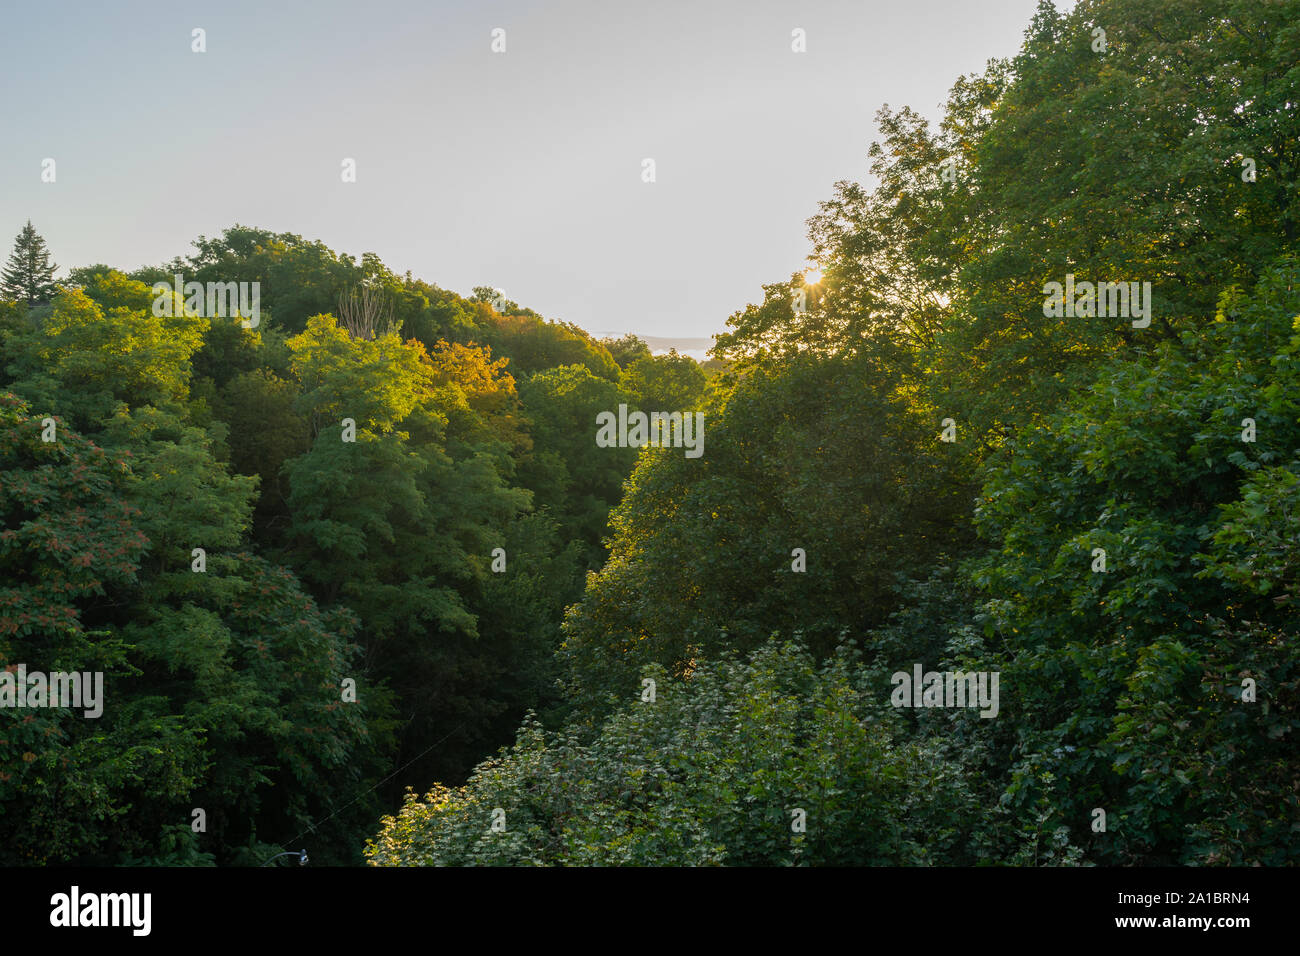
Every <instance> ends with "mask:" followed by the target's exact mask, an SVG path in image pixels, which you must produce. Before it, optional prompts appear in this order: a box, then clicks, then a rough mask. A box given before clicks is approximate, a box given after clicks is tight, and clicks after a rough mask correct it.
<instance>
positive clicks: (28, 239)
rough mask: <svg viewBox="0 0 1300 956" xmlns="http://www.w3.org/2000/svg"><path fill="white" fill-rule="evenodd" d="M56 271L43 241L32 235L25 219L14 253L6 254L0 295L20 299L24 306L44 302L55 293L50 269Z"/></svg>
mask: <svg viewBox="0 0 1300 956" xmlns="http://www.w3.org/2000/svg"><path fill="white" fill-rule="evenodd" d="M57 268H58V266H57V265H56V264H55V263H53V262H51V261H50V250H49V249H48V248H47V247H46V245H45V240H44V239H43V238H42V237H41V236H39V235H37V234H36V230H35V229H33V228H32V221H31V220H30V219H29V220H27V225H25V226H24V227H23V231H22V232H20V233H18V238H17V239H16V240H15V241H14V251H13V252H12V253H10V255H9V262H8V263H7V264H6V265H5V268H4V272H3V273H0V292H3V293H4V295H5V297H6V298H10V299H21V300H24V301H25V302H26V303H27V304H28V305H36V304H37V303H40V302H48V301H49V300H50V299H51V298H53V296H54V293H55V291H56V290H57V287H56V286H55V284H54V270H55V269H57Z"/></svg>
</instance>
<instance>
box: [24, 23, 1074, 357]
mask: <svg viewBox="0 0 1300 956" xmlns="http://www.w3.org/2000/svg"><path fill="white" fill-rule="evenodd" d="M1035 5H1036V4H1035V0H908V2H906V3H899V2H897V0H888V2H886V0H846V2H839V0H804V2H769V0H688V2H678V0H657V2H653V3H629V2H599V0H584V2H563V0H557V2H548V3H527V2H521V0H513V2H511V0H487V2H478V3H471V2H457V3H451V2H441V0H426V2H385V0H374V2H369V3H353V2H343V0H314V2H298V3H277V2H271V0H262V2H244V0H237V2H229V0H223V2H220V3H215V2H211V3H202V2H184V0H182V2H175V0H172V2H161V0H159V2H121V3H113V4H103V3H84V4H76V3H62V2H58V0H47V2H42V3H27V4H15V5H12V6H11V7H10V9H8V10H6V12H5V18H4V19H5V22H4V30H3V32H0V78H2V79H3V83H2V84H0V89H3V91H4V93H3V102H2V103H0V123H2V124H3V129H4V133H5V135H4V138H3V144H2V145H0V245H3V246H4V247H5V249H6V250H7V247H8V245H9V243H10V242H11V240H12V238H13V236H15V235H17V233H18V231H19V229H20V228H21V227H22V225H23V223H24V221H26V220H27V219H28V218H30V219H31V220H32V222H33V224H34V225H35V226H36V228H37V230H38V231H39V232H40V233H41V234H42V235H44V236H45V237H46V239H47V240H48V241H49V243H50V246H51V248H52V250H53V251H54V254H55V258H56V261H57V262H58V263H59V265H60V266H62V267H63V268H62V269H61V270H60V274H61V275H63V274H66V270H67V268H68V267H70V266H77V265H87V264H90V263H94V262H107V263H109V264H110V265H114V266H117V267H119V268H126V269H132V268H136V267H138V266H140V265H144V264H157V263H161V262H164V261H166V260H168V259H170V258H171V257H172V256H175V255H178V254H184V253H187V252H188V251H189V250H190V243H191V242H192V241H193V240H194V239H195V238H196V237H197V236H199V235H201V234H202V235H208V236H214V235H217V234H219V233H220V232H221V230H222V229H223V228H225V227H227V226H230V225H233V224H235V223H242V224H245V225H252V226H261V227H265V228H268V229H272V230H275V231H277V232H294V233H298V234H300V235H302V236H304V237H306V238H309V239H320V240H322V241H324V242H325V243H326V244H327V245H329V246H330V247H332V248H334V249H336V250H338V251H341V252H347V253H350V254H353V255H356V256H358V257H359V256H360V254H361V253H362V252H365V251H373V252H375V253H377V254H378V255H379V256H380V258H382V259H383V260H384V262H385V263H386V264H387V265H388V266H389V267H390V268H392V269H393V270H394V271H396V272H399V273H401V272H405V271H406V270H408V269H409V270H411V271H412V272H413V273H414V274H415V275H417V276H419V277H421V278H424V279H426V280H428V281H431V282H435V283H437V284H438V285H440V286H443V287H445V288H449V289H454V290H456V291H457V292H461V293H463V294H469V292H470V290H471V288H472V287H473V286H476V285H493V286H497V287H499V288H501V289H503V290H504V291H505V292H506V294H507V295H508V296H509V297H510V298H512V299H514V300H516V301H518V302H521V303H524V304H525V305H528V306H530V307H532V308H534V309H536V310H538V311H539V312H541V313H542V314H544V315H546V316H547V317H548V318H556V319H567V320H570V321H573V322H576V323H577V324H579V325H581V326H582V327H584V328H587V329H590V330H592V331H615V332H622V331H637V332H642V333H645V334H649V335H661V336H692V335H695V336H707V335H711V334H712V333H714V332H716V331H719V330H721V329H722V328H723V327H724V325H725V322H726V319H727V316H728V315H729V314H730V313H732V312H733V311H735V310H737V309H740V308H743V307H744V305H745V304H746V303H747V302H750V301H755V300H758V299H760V298H761V296H762V291H761V288H760V285H761V283H763V282H772V281H778V280H780V279H783V278H785V277H787V276H788V275H789V273H790V272H792V271H794V270H796V269H801V268H802V267H803V266H804V264H805V257H806V256H807V253H808V251H809V244H808V241H807V239H806V237H805V225H804V221H805V220H806V219H807V218H808V217H809V216H811V215H813V214H814V213H815V212H816V211H817V202H818V200H820V199H824V198H827V197H829V195H830V194H831V188H832V184H833V183H834V182H835V181H836V180H838V179H857V180H862V179H864V178H865V177H866V175H867V155H866V153H867V146H868V144H869V143H870V141H871V139H872V138H873V136H874V135H875V126H874V122H873V115H874V113H875V111H876V109H877V108H878V107H879V106H880V105H881V104H882V103H889V104H890V105H891V106H894V107H900V106H903V105H910V106H912V107H913V108H914V109H917V110H918V111H920V112H922V113H923V114H925V115H927V116H929V117H931V118H932V119H935V118H937V117H938V115H939V112H940V111H939V105H940V104H941V103H942V102H943V101H944V99H945V98H946V96H947V91H948V88H949V87H950V85H951V84H952V82H953V80H955V79H956V78H957V76H959V75H960V74H963V73H970V72H974V71H978V70H981V69H982V68H983V65H984V63H985V61H986V60H987V59H989V58H990V57H994V56H1009V55H1012V54H1014V53H1015V52H1016V50H1017V49H1018V47H1019V45H1020V40H1021V36H1022V33H1023V31H1024V29H1025V27H1026V26H1027V25H1028V23H1029V20H1030V17H1031V16H1032V14H1033V11H1034V8H1035ZM1070 5H1071V4H1069V3H1067V2H1065V0H1058V3H1057V6H1058V8H1061V9H1064V8H1065V7H1067V6H1070ZM194 27H202V28H204V29H205V30H206V31H207V52H206V53H204V54H195V53H192V52H191V51H190V31H191V30H192V29H193V28H194ZM495 27H501V28H503V29H505V31H506V45H507V49H506V52H505V53H504V54H494V53H492V52H491V49H490V44H491V31H492V29H493V28H495ZM796 27H801V28H803V29H804V30H806V31H807V47H808V50H807V52H806V53H803V54H796V53H793V52H791V49H790V34H791V30H793V29H794V28H796ZM45 157H53V158H54V159H55V160H56V162H57V164H58V165H57V173H58V180H57V182H56V183H53V184H44V183H42V182H41V181H40V172H41V161H42V159H43V158H45ZM344 157H354V158H355V159H356V161H357V182H356V183H354V184H344V183H342V182H340V176H339V173H340V162H341V161H342V159H343V158H344ZM645 157H652V158H653V159H654V160H655V162H656V165H657V182H655V183H653V184H647V183H643V182H642V181H641V161H642V159H643V158H645Z"/></svg>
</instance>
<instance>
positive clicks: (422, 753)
mask: <svg viewBox="0 0 1300 956" xmlns="http://www.w3.org/2000/svg"><path fill="white" fill-rule="evenodd" d="M464 726H465V725H464V724H461V725H459V726H458V727H456V728H454V729H453V730H452V731H450V732H449V733H448V734H447V735H446V737H443V738H442V739H440V740H435V741H434V742H433V743H431V744H430V745H429V746H428V747H426V748H424V750H422V751H420V752H419V753H418V754H416V755H415V756H414V757H412V758H411V759H410V760H408V761H407V762H406V763H404V764H402V765H401V766H400V767H398V768H397V769H396V770H394V771H393V772H392V773H390V774H389V775H388V776H387V777H384V779H382V780H380V781H379V782H378V783H376V784H375V785H374V786H373V787H371V788H370V789H369V790H363V791H362V792H361V793H358V794H357V795H356V796H355V797H353V798H352V799H351V800H349V801H348V802H347V803H345V804H343V806H341V807H339V808H338V809H337V810H335V811H334V812H333V813H331V814H330V815H329V816H328V817H326V818H325V819H324V820H321V821H320V823H319V824H314V825H312V826H309V827H307V829H306V830H303V831H302V833H299V834H298V835H297V836H296V837H294V838H293V839H292V840H289V841H287V842H285V843H282V844H280V845H281V846H288V845H289V844H291V843H297V842H298V840H299V839H301V838H302V837H303V836H304V835H305V834H307V833H315V832H316V826H324V825H325V824H326V823H329V821H330V820H331V819H333V818H334V817H335V816H337V815H338V814H340V813H342V812H343V811H344V810H346V809H347V808H348V807H350V806H352V804H354V803H356V802H357V801H358V800H360V799H361V798H362V797H364V796H365V795H366V794H368V793H370V792H371V790H374V789H375V787H380V786H383V785H384V784H385V783H387V782H388V781H389V780H391V779H393V778H394V777H396V776H397V775H398V774H399V773H401V772H402V771H403V770H405V769H406V768H407V767H409V766H410V765H411V764H413V763H415V762H416V761H417V760H419V759H420V758H421V757H423V756H424V755H425V754H427V753H428V752H429V751H430V750H432V749H433V748H434V747H437V746H438V745H440V744H441V743H443V741H445V740H446V739H447V738H448V737H450V736H451V735H452V734H454V733H456V732H457V731H458V730H461V729H463V728H464ZM289 852H291V853H295V852H297V851H296V850H291V851H289Z"/></svg>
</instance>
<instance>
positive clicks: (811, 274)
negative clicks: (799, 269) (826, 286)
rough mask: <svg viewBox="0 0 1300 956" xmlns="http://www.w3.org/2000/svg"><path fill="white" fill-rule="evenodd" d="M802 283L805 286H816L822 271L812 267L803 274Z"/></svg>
mask: <svg viewBox="0 0 1300 956" xmlns="http://www.w3.org/2000/svg"><path fill="white" fill-rule="evenodd" d="M803 281H804V284H805V285H816V284H817V283H819V282H821V281H822V270H821V269H818V268H817V267H816V266H813V267H812V268H811V269H809V270H808V271H807V272H805V273H804V274H803Z"/></svg>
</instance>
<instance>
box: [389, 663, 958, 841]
mask: <svg viewBox="0 0 1300 956" xmlns="http://www.w3.org/2000/svg"><path fill="white" fill-rule="evenodd" d="M643 678H644V679H648V680H654V681H655V684H656V686H655V699H654V700H653V701H648V700H643V699H642V690H641V686H640V685H638V686H636V687H634V688H629V689H628V693H627V695H626V698H625V700H626V701H627V702H626V703H625V704H624V705H623V706H621V707H620V708H619V710H618V711H617V712H615V713H613V714H611V715H610V716H609V717H608V718H607V719H606V720H605V721H604V722H603V723H602V724H601V725H600V726H599V728H598V729H597V732H596V733H595V734H594V736H592V737H591V738H590V739H584V738H583V737H581V736H579V735H577V734H575V733H574V732H572V731H568V730H565V731H560V732H557V733H547V732H545V731H544V730H543V729H542V727H541V726H540V725H539V724H537V723H535V722H529V723H526V724H525V725H524V727H523V729H522V730H521V731H520V734H519V739H518V741H517V743H516V744H515V746H514V747H513V748H511V749H510V750H509V751H506V752H503V753H502V754H501V756H499V757H497V758H494V759H492V760H489V761H487V762H485V763H484V764H482V765H481V766H480V767H478V768H477V769H476V770H475V772H474V775H473V777H471V779H470V781H469V782H468V783H467V784H466V785H465V786H464V787H460V788H456V789H449V788H446V787H436V788H434V789H433V790H432V791H431V792H430V793H429V794H428V795H427V796H426V797H425V798H424V799H423V800H419V799H417V798H416V796H415V795H414V794H413V793H411V794H408V796H407V799H406V801H405V804H404V805H403V807H402V809H401V811H400V812H399V813H397V814H396V815H395V816H391V817H386V818H385V820H384V823H383V827H382V829H381V831H380V833H379V834H378V835H377V836H376V837H375V838H374V839H373V840H372V841H371V842H370V843H368V844H367V848H366V854H367V857H368V859H369V861H370V862H371V864H372V865H376V866H385V865H386V866H393V865H397V866H409V865H413V864H418V865H453V866H454V865H501V864H511V865H534V866H536V865H552V864H564V865H601V866H608V865H633V866H649V865H653V866H665V865H668V866H671V865H683V866H707V865H719V864H728V865H748V866H762V865H768V866H797V865H831V866H864V865H918V864H920V865H924V864H927V863H929V862H931V861H933V860H936V859H942V860H945V861H949V862H953V861H958V862H960V861H963V860H967V859H969V857H968V856H967V851H966V848H965V845H964V842H965V841H964V840H963V834H962V831H961V829H960V827H959V826H958V825H957V821H960V820H962V819H964V818H965V816H966V815H967V814H970V813H973V812H974V810H975V808H974V805H973V803H972V800H971V797H970V793H969V791H968V790H967V787H966V785H965V783H964V781H963V779H962V776H961V774H960V773H959V772H957V769H956V768H955V767H954V766H952V765H951V764H949V763H947V762H946V761H945V760H944V757H943V755H942V754H941V752H940V751H939V750H938V749H937V748H935V747H933V746H930V745H926V744H923V743H918V742H908V741H906V740H905V739H900V736H899V734H898V731H897V728H896V726H895V724H894V720H893V714H892V712H890V710H889V708H888V707H885V708H884V709H882V708H881V707H880V705H879V699H880V698H879V696H878V695H877V694H876V692H875V691H874V690H873V689H872V688H869V687H864V686H862V684H861V683H860V680H859V677H858V675H857V673H856V668H855V666H854V664H853V659H852V656H851V655H847V654H846V655H840V656H837V657H835V658H834V659H832V660H831V661H830V662H828V663H827V664H826V665H825V666H823V667H817V666H816V665H815V663H814V661H813V659H812V658H811V657H810V656H809V655H808V654H807V652H806V651H805V650H803V649H802V648H800V647H799V646H798V645H797V644H791V643H779V642H776V641H772V642H768V643H766V644H765V645H763V646H762V647H761V648H760V649H759V650H758V651H757V652H756V653H755V654H754V656H753V658H752V659H751V660H749V661H747V662H743V663H742V662H737V661H734V660H725V659H724V660H720V661H715V662H709V663H705V664H702V665H701V666H700V667H699V668H698V669H697V670H695V671H694V672H692V673H691V674H690V675H689V677H688V678H684V679H683V678H679V679H674V678H672V677H671V676H670V675H668V674H667V673H666V672H665V671H664V670H663V669H662V668H654V667H651V668H647V669H646V670H645V671H644V674H643ZM920 781H924V785H919V782H920ZM498 808H499V809H500V810H502V811H504V818H503V821H504V830H503V831H497V832H494V831H493V830H492V823H493V811H494V810H497V809H498ZM796 809H798V810H803V811H804V812H805V814H806V831H805V832H795V830H794V828H793V823H794V817H793V811H795V810H796ZM498 819H502V818H498Z"/></svg>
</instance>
